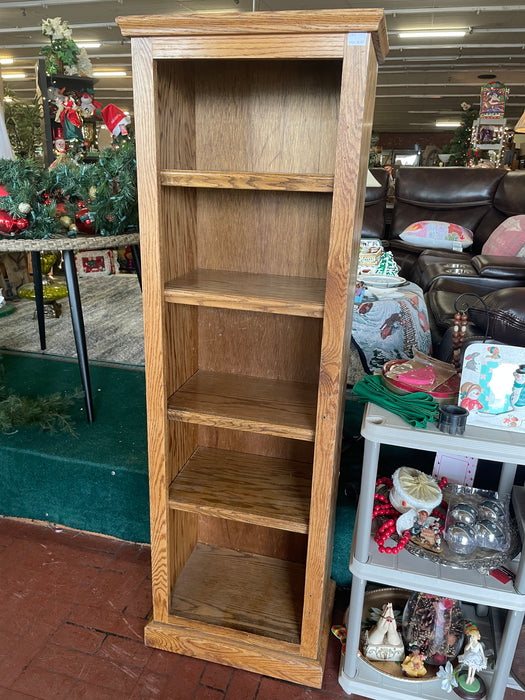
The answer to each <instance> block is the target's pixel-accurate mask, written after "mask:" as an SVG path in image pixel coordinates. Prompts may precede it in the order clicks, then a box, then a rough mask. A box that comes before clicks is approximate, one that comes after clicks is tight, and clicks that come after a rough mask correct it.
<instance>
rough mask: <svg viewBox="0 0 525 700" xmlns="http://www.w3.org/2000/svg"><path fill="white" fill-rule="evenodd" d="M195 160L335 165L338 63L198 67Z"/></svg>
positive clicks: (287, 166)
mask: <svg viewBox="0 0 525 700" xmlns="http://www.w3.org/2000/svg"><path fill="white" fill-rule="evenodd" d="M195 73H196V76H195V121H196V158H197V160H196V167H197V169H200V170H234V171H237V170H241V171H242V170H245V171H254V172H274V173H279V172H281V173H287V172H290V173H317V174H319V173H324V174H333V172H334V153H335V139H336V129H337V116H338V108H339V105H338V95H339V86H340V82H341V65H340V62H339V61H337V62H334V61H323V62H315V61H265V62H261V61H255V60H253V61H216V62H214V63H213V65H211V64H210V63H209V62H201V61H199V62H197V64H196V66H195Z"/></svg>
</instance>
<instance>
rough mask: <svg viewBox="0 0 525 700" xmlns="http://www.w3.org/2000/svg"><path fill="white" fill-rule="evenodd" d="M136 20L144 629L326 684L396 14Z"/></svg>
mask: <svg viewBox="0 0 525 700" xmlns="http://www.w3.org/2000/svg"><path fill="white" fill-rule="evenodd" d="M121 26H122V28H123V32H124V33H125V34H126V33H127V34H129V35H132V36H133V37H134V38H133V39H132V46H133V72H134V76H135V77H134V80H135V83H134V90H135V100H136V110H135V113H136V115H137V119H136V124H137V160H138V171H139V210H140V216H141V236H142V238H141V240H142V243H143V261H144V270H145V274H143V279H144V287H145V294H144V302H145V318H147V321H146V323H145V335H146V337H147V340H146V362H147V394H148V397H147V401H148V426H149V427H148V438H149V444H150V447H149V449H150V452H149V459H150V475H151V478H150V500H151V511H152V516H151V523H152V567H153V571H152V581H153V597H154V621H153V622H152V623H150V625H148V627H147V629H146V641H147V642H148V643H149V644H152V645H154V646H158V647H160V648H165V649H169V650H171V651H175V652H178V653H187V654H192V655H196V656H199V657H201V658H209V659H211V660H213V661H217V662H219V663H228V664H230V665H234V666H237V665H238V666H240V667H242V668H246V669H248V670H253V671H256V672H259V673H264V674H267V675H272V676H275V677H278V678H286V679H288V680H292V681H294V682H299V683H307V684H309V685H317V686H320V685H321V680H322V666H323V660H324V655H325V653H326V646H327V639H328V634H329V624H330V607H331V604H332V600H333V590H334V586H333V582H331V581H330V578H329V575H330V563H331V546H332V534H333V526H334V513H335V498H336V492H337V489H336V486H337V476H338V465H339V456H340V455H339V453H340V441H341V429H342V416H343V404H344V396H345V380H346V371H345V366H346V364H345V363H346V362H347V359H348V344H349V338H350V335H349V330H350V322H351V307H352V305H351V296H352V295H351V293H350V292H349V289H352V286H353V284H354V283H355V270H356V265H357V250H358V246H359V232H360V226H361V217H362V210H363V205H364V192H365V174H366V169H367V154H368V146H369V141H370V133H371V115H372V110H373V99H374V90H375V79H376V77H375V76H376V70H377V61H376V56H375V55H374V48H375V51H376V54H377V56H378V58H379V60H382V58H383V56H384V54H385V53H386V49H387V46H386V30H385V26H384V19H383V14H382V11H380V10H371V11H367V10H364V11H363V10H350V11H331V10H329V11H319V12H292V13H288V12H285V13H282V12H271V13H240V14H229V15H228V14H222V15H216V14H210V15H206V16H201V17H199V16H195V15H194V16H188V15H177V16H176V17H169V18H167V17H166V16H163V17H161V18H152V17H147V16H144V17H138V18H137V17H135V18H128V19H121ZM363 33H364V34H365V36H366V39H365V43H363V41H362V39H363V36H362V35H363ZM323 52H324V53H323ZM182 57H183V60H181V58H182ZM283 57H286V60H283ZM294 57H295V58H299V59H300V60H290V59H293V58H294ZM211 58H214V59H215V60H213V62H212V61H211V60H210V59H211ZM269 58H271V60H268V59H269ZM243 59H246V60H243ZM135 74H136V75H135ZM306 280H308V281H306ZM325 285H326V286H325ZM323 289H324V302H323V300H322V296H323ZM197 448H199V450H198V451H197V452H195V450H197ZM207 448H214V449H213V450H211V451H209V450H208V449H207ZM217 449H218V450H229V451H232V450H233V451H235V452H236V453H237V454H238V453H239V452H244V453H245V454H244V455H242V456H240V455H239V456H235V457H233V458H232V457H231V455H229V456H227V457H224V455H223V456H222V457H221V458H220V459H219V458H216V457H217V452H216V450H217ZM192 455H194V456H193V458H192V459H190V457H192ZM203 455H204V457H203ZM211 455H214V457H213V458H212V457H211ZM290 459H292V460H295V461H299V462H301V464H300V465H297V466H296V467H295V466H294V467H292V468H290V465H289V464H288V462H287V460H290ZM185 464H187V469H188V471H186V469H184V470H183V471H181V470H182V468H183V466H184V465H185ZM287 464H288V466H286V465H287ZM245 465H248V467H251V469H249V468H248V470H246V469H245ZM263 465H264V466H263ZM271 465H273V466H271ZM277 465H278V466H277ZM310 470H311V471H312V473H311V476H312V488H311V490H310V488H309V481H308V486H307V485H306V481H304V479H309V477H310ZM179 474H180V476H179V477H178V479H177V478H176V477H177V476H178V475H179ZM270 483H271V486H270ZM170 484H171V491H172V496H171V497H172V503H171V504H168V498H169V485H170ZM214 489H216V490H215V491H214ZM308 493H309V494H310V495H309V496H308ZM308 500H309V501H310V502H309V507H308V506H307V501H308ZM203 574H204V575H203Z"/></svg>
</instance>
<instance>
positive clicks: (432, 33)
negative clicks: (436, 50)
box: [398, 29, 467, 39]
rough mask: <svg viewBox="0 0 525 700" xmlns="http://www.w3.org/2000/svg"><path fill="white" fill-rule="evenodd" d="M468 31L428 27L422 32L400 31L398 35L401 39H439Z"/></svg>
mask: <svg viewBox="0 0 525 700" xmlns="http://www.w3.org/2000/svg"><path fill="white" fill-rule="evenodd" d="M466 33H467V30H466V29H434V30H432V29H428V30H425V31H420V32H418V31H416V32H399V34H398V36H399V38H400V39H431V38H436V39H438V38H442V37H445V36H449V37H454V36H457V37H459V36H465V34H466Z"/></svg>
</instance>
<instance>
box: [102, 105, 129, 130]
mask: <svg viewBox="0 0 525 700" xmlns="http://www.w3.org/2000/svg"><path fill="white" fill-rule="evenodd" d="M101 115H102V119H103V120H104V124H105V125H106V126H107V128H108V129H109V130H110V132H111V134H112V135H113V136H114V137H115V136H119V135H122V136H127V135H128V130H127V129H126V126H127V125H128V124H129V123H130V121H131V119H130V118H129V117H127V116H126V115H125V114H124V112H123V111H122V110H121V109H119V108H118V107H116V106H115V105H113V104H109V105H106V107H104V108H103V109H102V110H101Z"/></svg>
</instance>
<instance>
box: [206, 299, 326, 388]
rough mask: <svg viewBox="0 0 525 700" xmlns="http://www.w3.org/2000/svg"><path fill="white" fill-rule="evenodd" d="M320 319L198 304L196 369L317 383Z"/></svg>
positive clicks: (320, 331)
mask: <svg viewBox="0 0 525 700" xmlns="http://www.w3.org/2000/svg"><path fill="white" fill-rule="evenodd" d="M321 333H322V322H321V320H320V319H315V318H313V319H312V318H300V317H297V316H281V315H278V314H260V313H250V312H244V311H232V310H229V309H208V308H205V307H200V308H199V340H198V345H199V369H206V370H212V371H215V372H233V373H234V374H248V375H250V376H254V377H266V378H268V379H284V380H290V381H297V382H308V383H316V382H317V381H318V379H319V363H320V352H321Z"/></svg>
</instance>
